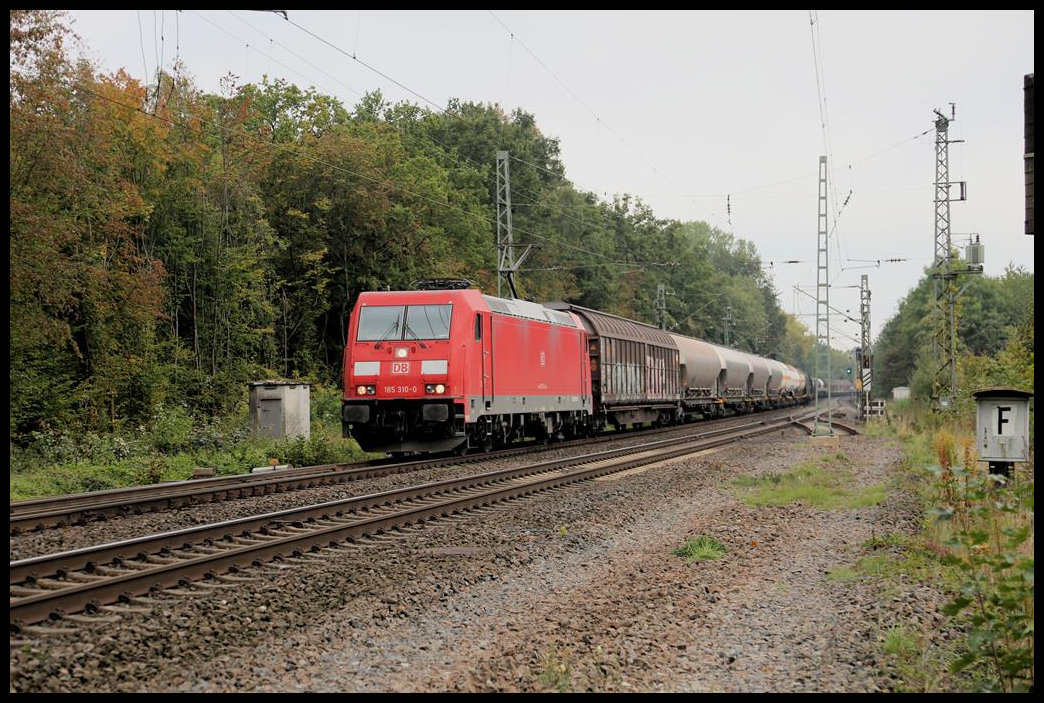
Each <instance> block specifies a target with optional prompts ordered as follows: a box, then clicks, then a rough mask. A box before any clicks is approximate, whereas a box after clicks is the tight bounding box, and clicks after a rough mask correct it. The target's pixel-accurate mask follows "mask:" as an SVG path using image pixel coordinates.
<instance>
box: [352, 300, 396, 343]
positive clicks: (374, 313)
mask: <svg viewBox="0 0 1044 703" xmlns="http://www.w3.org/2000/svg"><path fill="white" fill-rule="evenodd" d="M405 311H406V306H404V305H370V306H367V307H364V308H363V309H362V312H360V313H359V333H358V334H357V335H356V337H355V338H356V339H357V340H358V341H360V342H380V341H382V340H385V339H402V320H403V316H404V313H405Z"/></svg>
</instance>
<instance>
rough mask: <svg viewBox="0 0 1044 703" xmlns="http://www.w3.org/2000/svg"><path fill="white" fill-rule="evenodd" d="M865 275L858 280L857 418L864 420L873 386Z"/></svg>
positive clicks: (868, 308)
mask: <svg viewBox="0 0 1044 703" xmlns="http://www.w3.org/2000/svg"><path fill="white" fill-rule="evenodd" d="M869 280H870V279H869V276H867V275H866V274H865V273H864V274H863V275H862V276H861V277H860V278H859V315H860V325H859V327H860V332H861V333H860V335H859V337H860V339H859V388H858V389H857V390H858V391H859V417H860V418H863V419H865V418H866V416H867V415H868V414H869V412H870V395H871V387H872V386H873V376H874V369H873V365H874V356H873V351H872V350H871V348H870V284H869Z"/></svg>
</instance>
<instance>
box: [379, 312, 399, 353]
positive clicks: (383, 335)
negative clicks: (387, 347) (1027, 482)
mask: <svg viewBox="0 0 1044 703" xmlns="http://www.w3.org/2000/svg"><path fill="white" fill-rule="evenodd" d="M397 329H399V318H395V319H394V320H392V323H391V324H390V325H388V329H386V330H384V331H383V332H381V336H380V338H379V339H378V340H377V343H376V344H374V345H373V348H374V349H380V348H381V345H382V344H384V343H385V342H386V341H388V335H389V334H391V333H392V332H394V331H395V330H397Z"/></svg>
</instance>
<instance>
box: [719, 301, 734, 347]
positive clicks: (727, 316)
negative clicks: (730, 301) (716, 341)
mask: <svg viewBox="0 0 1044 703" xmlns="http://www.w3.org/2000/svg"><path fill="white" fill-rule="evenodd" d="M721 320H722V322H723V323H725V346H726V347H727V346H729V330H730V329H731V328H732V323H733V319H732V306H731V305H729V306H726V308H725V316H724V317H722V318H721Z"/></svg>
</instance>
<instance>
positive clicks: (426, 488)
mask: <svg viewBox="0 0 1044 703" xmlns="http://www.w3.org/2000/svg"><path fill="white" fill-rule="evenodd" d="M803 414H804V415H805V416H807V417H811V416H812V412H811V411H806V412H805V413H803ZM798 419H799V418H797V417H795V416H790V415H788V416H784V417H774V418H766V417H761V416H759V417H758V418H757V419H749V420H748V421H747V422H746V423H744V424H743V425H741V426H735V427H729V428H717V429H714V430H709V431H706V432H703V433H699V434H696V435H692V436H685V437H680V438H671V439H663V440H657V441H652V442H647V443H644V444H641V445H638V446H632V447H627V448H621V449H611V450H606V451H600V452H595V453H592V454H586V455H583V456H579V457H572V458H568V459H557V460H553V461H545V462H539V463H536V464H531V465H529V466H523V467H517V468H511V469H503V470H499V471H493V472H488V473H484V474H478V475H473V476H467V477H463V478H456V479H449V480H445V481H438V482H435V483H428V484H424V485H421V486H413V487H409V488H405V489H401V490H395V491H388V492H384V493H378V494H373V495H367V496H356V497H352V498H347V499H343V500H338V501H332V502H328V503H323V504H319V505H311V506H306V507H301V508H293V509H289V510H283V511H279V512H276V513H269V514H266V515H259V516H254V517H249V518H242V519H238V520H232V521H227V522H222V523H216V524H211V525H201V526H197V527H192V528H188V529H183V530H177V531H173V532H166V533H162V534H157V535H150V536H145V537H139V538H136V539H131V540H125V541H121V542H114V543H109V544H103V545H98V546H94V547H88V548H84V549H78V550H74V551H69V552H63V553H61V554H53V555H47V556H41V557H34V558H31V559H23V560H19V561H14V562H11V568H10V579H11V581H10V586H11V597H10V607H11V620H10V622H11V627H12V631H16V630H18V629H19V628H22V627H25V626H27V625H32V624H35V623H40V622H43V621H45V620H48V619H52V618H56V617H60V616H61V615H64V614H72V613H78V612H82V611H85V610H88V611H90V610H93V609H96V608H98V607H101V606H104V605H107V604H111V603H115V602H117V601H120V600H128V599H132V598H134V597H135V596H140V595H144V594H147V593H149V592H152V591H155V590H157V589H163V588H169V587H173V586H178V585H183V584H188V583H191V582H194V581H198V580H200V579H207V580H213V579H221V578H224V577H223V576H222V575H223V574H234V573H235V572H236V571H238V570H240V569H242V568H244V567H249V566H251V565H260V564H263V563H264V562H265V561H267V560H271V559H278V558H281V557H285V556H290V555H302V554H306V553H313V552H319V551H320V550H322V549H323V548H325V547H328V546H332V545H336V544H338V543H341V542H344V541H345V540H349V541H351V540H356V539H359V538H364V537H369V536H375V535H379V534H382V533H384V532H387V531H389V530H393V529H400V528H404V527H408V526H412V525H418V524H423V523H424V522H426V521H429V520H437V519H439V518H444V517H448V516H450V515H454V514H458V513H461V512H466V511H470V510H474V509H477V508H481V507H484V506H488V505H492V504H495V503H500V502H503V501H507V500H512V499H516V498H519V497H522V496H526V495H531V494H534V493H539V492H542V491H547V490H551V489H554V488H557V487H560V486H565V485H569V484H574V483H578V482H582V481H586V480H589V479H593V478H597V477H598V476H603V475H606V474H609V473H614V472H618V471H624V470H627V469H631V468H634V467H637V466H642V465H645V464H651V463H656V462H660V461H664V460H667V459H671V458H674V457H677V456H681V455H684V454H690V453H693V452H697V451H701V450H705V449H709V448H712V447H717V446H721V445H724V444H729V443H732V442H737V441H741V440H743V439H746V438H749V437H753V436H756V435H759V434H765V433H768V432H773V431H776V430H779V429H782V428H786V427H787V426H789V425H791V424H792V423H793V422H795V421H796V420H798Z"/></svg>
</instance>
